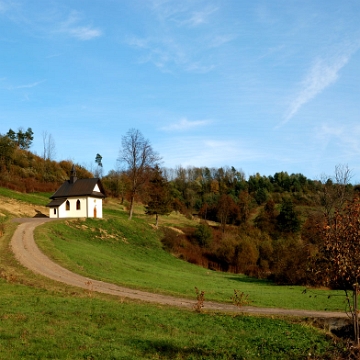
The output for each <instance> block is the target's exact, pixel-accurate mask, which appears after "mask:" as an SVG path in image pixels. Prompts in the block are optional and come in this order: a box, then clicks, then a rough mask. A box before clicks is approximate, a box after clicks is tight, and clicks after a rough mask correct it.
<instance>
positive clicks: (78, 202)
mask: <svg viewBox="0 0 360 360" xmlns="http://www.w3.org/2000/svg"><path fill="white" fill-rule="evenodd" d="M80 208H81V205H80V200H78V201H77V202H76V210H80Z"/></svg>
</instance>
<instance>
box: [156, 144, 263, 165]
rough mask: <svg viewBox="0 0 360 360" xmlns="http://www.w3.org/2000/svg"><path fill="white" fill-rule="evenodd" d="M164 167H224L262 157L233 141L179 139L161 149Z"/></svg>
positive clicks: (248, 147)
mask: <svg viewBox="0 0 360 360" xmlns="http://www.w3.org/2000/svg"><path fill="white" fill-rule="evenodd" d="M162 153H163V154H165V156H164V157H163V159H164V162H165V164H166V166H169V167H174V166H177V165H179V164H181V165H182V166H185V167H186V166H209V167H213V166H214V167H216V166H226V165H229V166H230V165H233V164H236V163H237V162H238V159H239V158H240V157H241V159H242V161H243V162H244V163H246V162H253V161H255V160H257V159H259V158H260V157H261V156H262V155H261V154H260V153H259V152H258V151H257V150H255V149H254V148H251V146H250V145H249V144H245V143H241V142H239V141H234V140H217V139H206V138H202V137H186V138H184V137H179V138H176V139H175V138H173V139H171V142H168V143H167V144H166V145H165V144H164V147H163V148H162Z"/></svg>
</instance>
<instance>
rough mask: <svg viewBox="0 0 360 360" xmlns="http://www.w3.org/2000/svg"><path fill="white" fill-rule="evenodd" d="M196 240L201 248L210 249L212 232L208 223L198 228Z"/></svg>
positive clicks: (195, 234) (195, 233)
mask: <svg viewBox="0 0 360 360" xmlns="http://www.w3.org/2000/svg"><path fill="white" fill-rule="evenodd" d="M194 238H195V240H196V242H197V243H198V244H199V245H200V246H201V247H209V246H210V245H211V243H212V239H213V235H212V230H211V228H210V226H209V225H207V224H206V223H201V224H200V225H198V226H197V227H196V230H195V232H194Z"/></svg>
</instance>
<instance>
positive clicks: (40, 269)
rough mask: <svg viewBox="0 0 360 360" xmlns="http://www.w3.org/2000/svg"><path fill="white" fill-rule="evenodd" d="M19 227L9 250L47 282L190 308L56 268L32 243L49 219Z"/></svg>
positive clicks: (218, 307) (215, 306)
mask: <svg viewBox="0 0 360 360" xmlns="http://www.w3.org/2000/svg"><path fill="white" fill-rule="evenodd" d="M15 221H16V222H19V223H20V225H19V226H18V228H17V229H16V231H15V233H14V235H13V237H12V239H11V247H12V250H13V252H14V254H15V257H16V259H17V260H18V261H19V262H20V263H21V264H22V265H23V266H25V267H26V268H28V269H30V270H31V271H33V272H35V273H37V274H40V275H43V276H46V277H48V278H50V279H53V280H56V281H60V282H62V283H65V284H68V285H72V286H77V287H80V288H83V289H87V290H89V289H91V290H92V291H97V292H101V293H106V294H111V295H116V296H119V297H123V298H129V299H137V300H141V301H146V302H151V303H158V304H163V305H170V306H177V307H184V308H193V307H194V305H195V301H194V300H189V299H183V298H175V297H172V296H166V295H159V294H153V293H149V292H145V291H140V290H133V289H128V288H125V287H122V286H117V285H114V284H110V283H106V282H102V281H98V280H94V279H89V278H87V277H84V276H81V275H78V274H75V273H72V272H71V271H69V270H67V269H65V268H63V267H61V266H59V265H58V264H56V263H54V262H53V261H51V260H50V259H49V258H48V257H47V256H45V255H44V254H43V253H42V252H41V251H40V250H39V248H38V247H37V245H36V244H35V241H34V236H33V233H34V229H35V227H36V226H38V225H41V224H43V223H45V222H47V221H51V219H47V218H31V219H28V218H27V219H25V218H24V219H17V220H15ZM204 309H205V310H213V311H221V312H232V313H249V314H250V313H251V314H258V315H260V314H263V315H281V316H299V317H309V318H321V319H331V318H333V319H344V318H347V316H346V314H344V313H339V312H323V311H310V310H288V309H278V308H257V307H252V306H244V307H241V308H238V307H236V306H234V305H231V304H221V303H215V302H211V301H205V303H204Z"/></svg>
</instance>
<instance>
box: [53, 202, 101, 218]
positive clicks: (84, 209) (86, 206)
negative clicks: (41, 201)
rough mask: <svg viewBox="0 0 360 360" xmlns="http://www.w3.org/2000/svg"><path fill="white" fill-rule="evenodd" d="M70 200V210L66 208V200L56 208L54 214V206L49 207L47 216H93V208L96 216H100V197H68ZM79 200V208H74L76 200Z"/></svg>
mask: <svg viewBox="0 0 360 360" xmlns="http://www.w3.org/2000/svg"><path fill="white" fill-rule="evenodd" d="M67 200H69V202H70V210H66V201H65V202H64V203H63V204H61V205H60V206H59V207H58V208H57V209H56V214H54V208H50V211H49V216H50V218H80V217H90V218H93V217H94V215H95V213H94V209H95V208H96V217H97V218H102V216H103V213H102V199H98V198H94V197H89V198H87V197H78V198H69V199H67ZM77 200H80V210H76V202H77Z"/></svg>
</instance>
